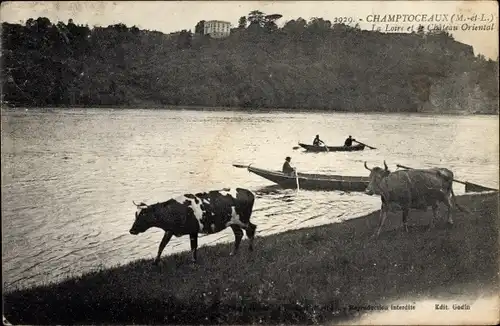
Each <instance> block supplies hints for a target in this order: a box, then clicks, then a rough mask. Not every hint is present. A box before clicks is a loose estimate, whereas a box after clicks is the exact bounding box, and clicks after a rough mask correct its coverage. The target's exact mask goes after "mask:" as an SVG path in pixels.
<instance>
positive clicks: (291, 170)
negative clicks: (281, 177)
mask: <svg viewBox="0 0 500 326" xmlns="http://www.w3.org/2000/svg"><path fill="white" fill-rule="evenodd" d="M291 160H292V159H291V158H290V156H287V157H286V158H285V163H283V168H282V169H281V171H282V172H283V173H284V174H287V175H293V174H294V172H295V169H294V168H292V166H291V165H290V161H291Z"/></svg>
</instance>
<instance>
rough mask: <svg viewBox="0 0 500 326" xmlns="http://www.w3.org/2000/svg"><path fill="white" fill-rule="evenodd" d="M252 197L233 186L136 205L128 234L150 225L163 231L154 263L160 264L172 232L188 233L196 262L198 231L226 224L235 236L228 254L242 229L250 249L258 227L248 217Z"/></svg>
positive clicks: (210, 230) (213, 230) (216, 229)
mask: <svg viewBox="0 0 500 326" xmlns="http://www.w3.org/2000/svg"><path fill="white" fill-rule="evenodd" d="M254 200H255V195H254V194H253V193H252V192H251V191H249V190H247V189H242V188H236V189H223V190H214V191H209V192H204V193H198V194H186V195H183V196H180V197H177V198H175V199H170V200H168V201H166V202H163V203H157V204H154V205H146V204H144V203H141V204H139V205H137V204H136V205H137V207H138V211H137V212H136V213H135V222H134V224H133V225H132V228H131V229H130V233H131V234H134V235H136V234H139V233H142V232H145V231H146V230H147V229H149V228H151V227H157V228H161V229H163V230H164V231H165V235H164V236H163V239H162V240H161V243H160V247H159V249H158V255H157V256H156V259H155V260H154V262H153V263H154V264H158V263H159V261H160V256H161V254H162V252H163V249H164V248H165V246H166V245H167V244H168V242H169V241H170V239H171V238H172V235H175V236H176V237H180V236H183V235H188V234H189V237H190V239H191V251H192V255H193V261H194V262H196V250H197V248H198V234H199V233H204V234H213V233H217V232H220V231H222V230H224V229H225V228H227V227H228V226H230V227H231V228H232V229H233V232H234V236H235V243H234V250H233V251H232V252H231V255H232V254H234V253H236V252H237V251H238V248H239V245H240V242H241V239H242V237H243V231H242V229H244V230H245V232H246V234H247V237H248V238H249V240H250V244H249V250H253V239H254V237H255V230H256V228H257V226H256V225H255V224H252V223H251V222H250V216H251V215H252V209H253V204H254ZM134 204H135V203H134Z"/></svg>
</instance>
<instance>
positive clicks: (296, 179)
mask: <svg viewBox="0 0 500 326" xmlns="http://www.w3.org/2000/svg"><path fill="white" fill-rule="evenodd" d="M293 170H294V171H295V182H296V183H297V193H299V174H298V173H297V168H294V169H293Z"/></svg>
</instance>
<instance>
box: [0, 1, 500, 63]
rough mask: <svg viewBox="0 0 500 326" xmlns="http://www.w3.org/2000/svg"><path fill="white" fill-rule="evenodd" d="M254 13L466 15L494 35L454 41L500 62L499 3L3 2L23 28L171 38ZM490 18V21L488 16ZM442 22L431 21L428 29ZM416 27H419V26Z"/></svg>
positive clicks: (4, 12)
mask: <svg viewBox="0 0 500 326" xmlns="http://www.w3.org/2000/svg"><path fill="white" fill-rule="evenodd" d="M252 10H260V11H262V12H264V13H266V14H275V13H278V14H281V15H283V17H282V18H281V19H280V20H279V21H278V25H283V24H284V23H285V22H286V21H288V20H291V19H297V18H298V17H302V18H304V19H306V20H309V19H310V18H312V17H321V18H324V19H328V20H330V21H332V22H333V21H334V19H335V18H336V17H351V18H353V19H354V21H355V22H354V23H352V24H350V25H352V26H354V24H355V23H356V22H357V23H359V24H360V26H359V27H360V28H362V29H372V28H373V26H372V23H371V22H368V21H370V20H371V16H369V15H380V16H381V17H382V16H383V15H385V14H401V15H403V14H413V15H416V14H426V15H427V17H430V16H431V15H439V16H440V17H444V16H442V15H443V14H444V15H448V16H447V17H448V20H449V19H451V16H452V15H453V14H457V15H460V14H463V15H465V16H467V17H472V16H473V15H474V14H477V17H483V18H484V19H487V20H488V21H484V23H482V22H478V21H476V22H472V21H468V22H467V23H468V24H469V25H471V24H475V25H483V24H485V26H489V27H490V28H491V27H493V28H492V30H490V31H484V30H481V31H473V30H465V31H464V30H462V24H463V23H462V22H461V23H457V22H455V23H454V24H452V23H450V22H448V23H446V24H448V25H449V24H452V25H455V26H457V27H458V28H459V30H458V31H449V32H450V33H451V34H452V35H453V36H454V38H455V39H456V40H457V41H459V42H462V43H466V44H470V45H472V46H473V47H474V53H475V54H476V55H477V54H483V55H485V56H486V57H487V58H492V59H496V58H497V57H498V3H497V1H404V0H401V1H60V2H59V1H39V2H37V1H32V2H30V1H3V2H2V4H1V10H0V18H1V20H2V21H7V22H11V23H23V24H24V22H25V21H26V20H27V19H29V18H34V19H36V18H38V17H47V18H49V19H50V20H51V21H53V22H57V21H63V22H65V23H67V21H68V19H73V21H74V22H75V24H88V25H89V26H90V27H92V26H108V25H112V24H117V23H123V24H125V25H127V26H133V25H135V26H137V27H139V28H141V29H149V30H157V31H160V32H164V33H170V32H174V31H178V30H182V29H188V30H189V29H191V30H192V31H194V27H195V25H196V23H197V22H199V21H200V20H212V19H213V20H225V21H229V22H230V23H231V24H233V26H237V24H238V19H239V17H241V16H246V15H248V13H249V12H250V11H252ZM483 14H484V16H482V15H483ZM414 24H416V26H418V23H408V22H406V23H404V22H399V23H397V24H396V23H391V24H390V26H389V27H395V26H400V27H401V28H404V29H405V30H406V29H407V28H408V27H410V28H411V25H414ZM432 24H434V25H435V24H436V22H426V23H425V24H423V25H425V28H426V29H427V28H428V27H432ZM416 26H414V27H416ZM377 27H378V28H381V31H382V32H385V30H386V28H387V26H386V23H378V24H376V26H375V28H377Z"/></svg>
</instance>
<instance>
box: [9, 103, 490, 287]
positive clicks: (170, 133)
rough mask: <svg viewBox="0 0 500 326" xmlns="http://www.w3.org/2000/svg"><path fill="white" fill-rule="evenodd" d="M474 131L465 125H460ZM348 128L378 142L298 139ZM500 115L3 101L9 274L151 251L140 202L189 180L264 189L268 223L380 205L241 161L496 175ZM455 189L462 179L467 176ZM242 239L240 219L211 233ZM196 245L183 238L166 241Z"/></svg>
mask: <svg viewBox="0 0 500 326" xmlns="http://www.w3.org/2000/svg"><path fill="white" fill-rule="evenodd" d="M462 130H467V132H461V131H462ZM318 133H319V134H320V135H321V138H322V139H324V140H325V141H326V142H327V144H331V145H335V144H342V143H343V140H344V138H345V137H346V135H349V134H352V135H353V136H354V137H355V138H356V139H359V140H360V141H362V142H364V143H367V144H369V145H372V146H375V147H377V148H378V149H377V150H365V151H362V152H352V153H345V152H340V153H316V154H310V153H304V152H303V151H302V150H293V149H292V148H293V147H294V146H296V144H297V142H298V141H304V142H309V141H312V138H313V137H314V135H316V134H318ZM497 133H498V119H497V118H496V117H481V116H474V117H452V116H443V117H439V116H438V117H433V116H418V115H416V116H401V115H383V114H373V115H368V114H365V115H361V114H337V113H336V114H303V113H293V114H290V113H252V114H246V113H241V112H194V111H162V110H158V111H156V110H123V111H121V110H105V109H101V110H57V109H56V110H53V111H51V112H41V111H37V110H30V111H29V112H24V111H22V112H17V111H14V112H8V111H7V112H5V111H4V112H3V113H2V227H3V239H2V240H3V241H2V249H3V262H2V265H3V267H4V282H5V283H4V284H5V285H7V286H9V285H15V286H20V285H30V284H34V283H40V282H49V281H55V280H57V279H58V278H59V277H67V276H70V275H72V274H80V273H82V272H85V271H89V270H93V269H97V268H101V267H105V266H112V265H116V264H123V263H127V262H129V261H132V260H135V259H140V258H152V257H153V256H154V255H155V252H156V250H157V246H158V244H159V242H160V240H161V237H162V231H161V230H158V229H151V230H149V231H148V232H146V233H145V234H142V235H140V236H131V235H129V234H128V230H129V228H130V226H131V225H132V223H133V219H134V212H135V206H134V205H133V204H132V200H135V201H136V202H138V201H143V202H146V203H156V202H159V201H165V200H167V199H168V198H171V197H174V196H177V195H180V194H183V193H187V192H197V191H206V190H210V189H221V188H224V187H234V186H238V187H245V188H248V189H250V190H252V191H254V192H256V194H257V201H256V203H255V207H254V213H253V216H252V220H253V222H254V223H255V224H257V236H266V235H269V234H273V233H277V232H281V231H284V230H287V229H297V228H304V227H310V226H313V225H321V224H325V223H332V222H341V221H342V220H345V219H349V218H352V217H356V216H360V215H362V214H365V213H367V212H369V211H373V210H376V209H378V208H379V207H380V199H379V198H378V197H376V196H373V197H370V196H366V195H364V194H360V193H343V192H320V191H318V192H314V191H305V190H302V189H301V190H300V191H299V192H296V191H295V190H293V189H289V190H284V189H281V188H279V187H276V186H273V185H272V184H271V183H270V182H268V181H267V180H264V179H262V178H260V177H258V176H256V175H254V174H251V173H249V172H248V171H247V170H245V169H237V168H234V167H232V166H231V164H232V163H243V164H249V163H254V165H255V166H257V167H263V168H269V169H277V170H279V169H280V168H281V164H282V163H283V159H284V158H285V157H286V156H291V157H292V165H293V166H296V167H297V168H298V170H299V171H300V172H319V173H332V174H343V175H363V176H364V175H367V171H366V170H365V169H364V167H363V162H364V161H365V160H366V161H368V164H369V165H370V166H373V165H379V166H380V165H382V161H383V160H384V159H385V160H386V161H387V163H388V164H389V167H390V168H391V169H395V167H396V164H397V163H399V164H403V165H408V166H412V167H425V166H434V165H437V166H446V167H449V168H451V169H452V170H453V171H454V172H455V176H456V178H457V179H465V180H469V181H471V182H475V183H479V184H483V185H485V186H490V187H494V188H498V181H497V180H498V139H497V137H491V138H490V137H486V138H488V139H489V141H488V142H485V141H484V139H485V137H484V136H485V135H490V134H494V135H496V134H497ZM454 187H455V193H457V194H460V193H463V191H464V190H463V186H462V185H459V184H455V185H454ZM227 241H233V235H232V232H231V230H230V229H227V230H224V231H222V232H220V233H219V234H214V235H209V236H204V237H202V238H201V239H200V241H199V243H200V245H208V244H214V243H218V242H227ZM188 249H189V240H187V238H185V237H184V238H174V239H172V241H171V243H170V244H169V245H168V247H167V248H166V249H165V252H166V253H167V252H177V251H181V250H188Z"/></svg>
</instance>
